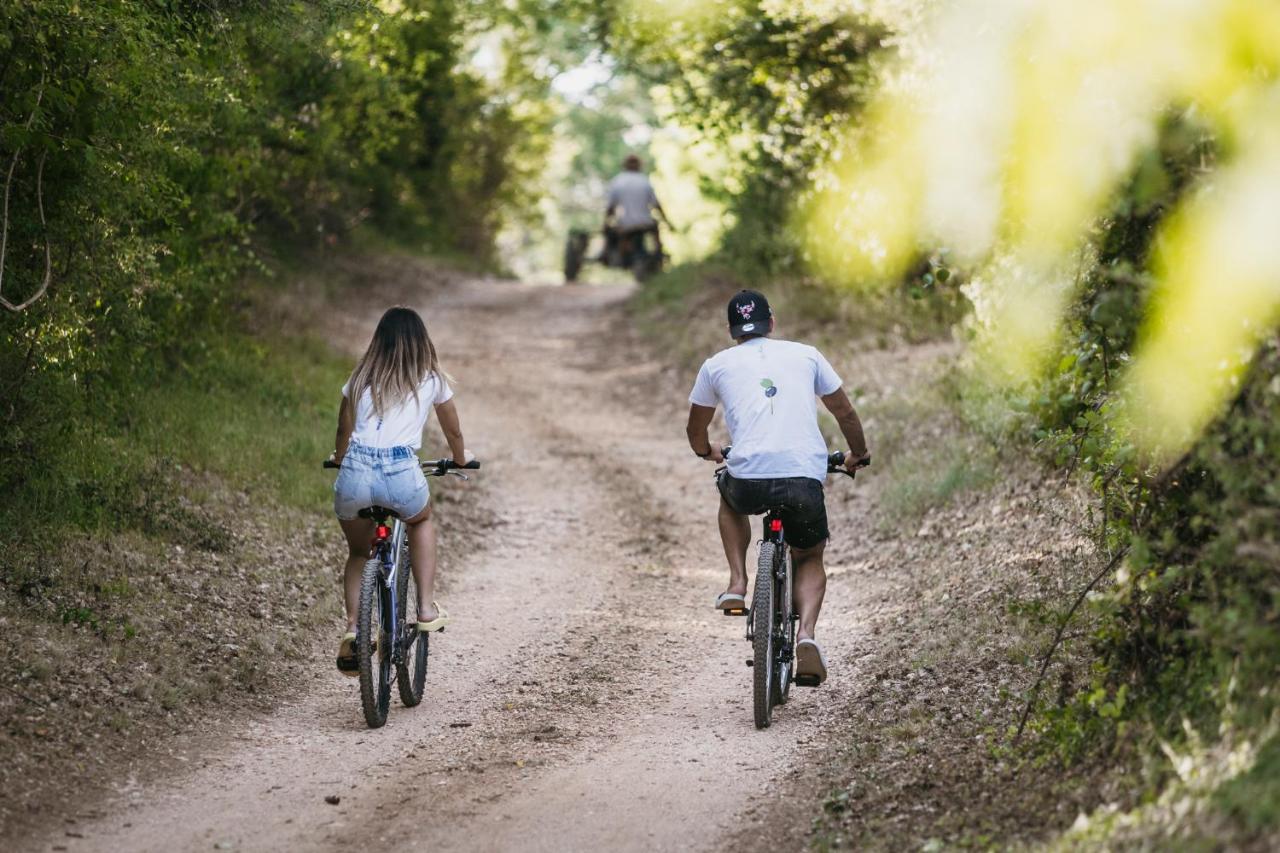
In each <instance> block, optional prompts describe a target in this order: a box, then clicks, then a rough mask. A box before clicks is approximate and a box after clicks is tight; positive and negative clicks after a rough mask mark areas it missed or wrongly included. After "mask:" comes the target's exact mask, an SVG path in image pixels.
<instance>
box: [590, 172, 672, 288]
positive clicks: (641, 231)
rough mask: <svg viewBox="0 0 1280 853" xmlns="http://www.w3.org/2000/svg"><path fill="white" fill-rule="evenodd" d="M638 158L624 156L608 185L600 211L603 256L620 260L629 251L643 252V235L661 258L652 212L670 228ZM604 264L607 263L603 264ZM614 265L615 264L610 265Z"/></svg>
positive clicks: (660, 243)
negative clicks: (602, 213) (648, 239)
mask: <svg viewBox="0 0 1280 853" xmlns="http://www.w3.org/2000/svg"><path fill="white" fill-rule="evenodd" d="M641 165H642V164H641V162H640V158H639V157H638V156H636V155H635V154H628V155H627V156H626V159H624V160H623V161H622V171H621V172H619V173H618V174H617V175H616V176H614V178H613V180H611V181H610V182H609V193H608V198H607V201H606V204H605V210H604V223H605V224H604V241H605V246H604V253H605V256H606V258H607V257H609V256H615V257H621V256H625V255H629V254H630V253H631V252H632V251H633V250H635V249H639V250H641V251H645V244H644V240H645V235H647V234H652V235H653V243H654V246H655V247H656V249H655V256H656V257H657V258H658V259H659V262H660V261H661V258H662V238H661V236H660V235H659V234H658V221H657V219H655V218H654V213H655V212H656V213H657V214H658V216H660V217H661V218H662V221H663V222H665V223H666V224H667V227H668V228H670V227H671V221H670V220H669V219H667V213H666V211H664V210H663V209H662V204H661V203H659V201H658V196H657V194H656V193H655V192H654V191H653V184H651V183H649V176H648V175H646V174H645V173H644V172H642V171H641V170H640V169H641ZM606 262H607V261H606ZM610 266H618V264H616V263H614V264H610Z"/></svg>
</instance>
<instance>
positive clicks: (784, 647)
mask: <svg viewBox="0 0 1280 853" xmlns="http://www.w3.org/2000/svg"><path fill="white" fill-rule="evenodd" d="M781 549H782V555H781V559H779V560H778V566H779V568H781V569H782V572H781V575H782V576H781V577H777V575H778V573H777V572H775V573H774V576H775V577H776V578H777V583H776V585H775V586H774V589H776V590H778V602H777V611H778V649H777V655H778V665H777V674H778V683H777V684H776V685H775V686H774V689H775V690H776V691H777V696H778V704H779V705H785V704H787V700H788V699H789V698H791V681H792V678H791V672H792V669H793V668H794V666H795V654H796V652H795V645H796V618H795V611H794V608H793V602H792V598H791V595H792V583H793V578H794V577H795V575H794V574H793V572H794V570H795V567H794V566H793V565H792V563H791V549H790V548H788V547H787V546H786V544H785V543H784V544H783V545H782V546H781Z"/></svg>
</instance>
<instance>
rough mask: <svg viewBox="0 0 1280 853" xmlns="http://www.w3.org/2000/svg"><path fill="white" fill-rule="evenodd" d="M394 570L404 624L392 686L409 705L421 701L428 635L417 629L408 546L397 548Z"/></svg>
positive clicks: (414, 589)
mask: <svg viewBox="0 0 1280 853" xmlns="http://www.w3.org/2000/svg"><path fill="white" fill-rule="evenodd" d="M396 572H397V574H396V598H397V599H398V600H399V601H400V610H401V611H403V612H404V624H402V625H401V626H400V628H399V631H400V637H401V640H400V642H401V644H402V647H403V648H404V654H403V656H402V657H401V660H400V664H399V666H398V667H397V668H396V686H397V687H398V688H400V701H401V702H403V703H404V705H405V707H406V708H412V707H413V706H414V705H417V704H418V703H419V702H421V701H422V691H423V688H424V687H425V686H426V681H427V653H428V651H429V649H430V644H431V635H430V634H423V633H422V632H420V631H419V630H418V584H417V581H415V580H414V578H413V567H412V566H411V565H410V564H409V548H408V546H405V548H404V549H403V550H402V551H401V552H400V567H399V568H398V569H396Z"/></svg>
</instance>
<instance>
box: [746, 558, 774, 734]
mask: <svg viewBox="0 0 1280 853" xmlns="http://www.w3.org/2000/svg"><path fill="white" fill-rule="evenodd" d="M777 547H778V546H777V544H776V543H773V542H761V543H760V560H759V562H758V564H757V567H756V588H755V592H754V593H753V594H752V596H751V646H752V651H753V652H754V660H753V661H752V664H751V675H752V682H753V684H752V688H753V689H752V697H753V700H754V701H753V704H754V707H755V718H756V728H757V729H767V728H769V724H770V723H771V722H773V706H774V704H776V701H777V700H776V697H775V695H774V689H773V688H774V684H775V682H776V677H775V675H774V671H773V668H774V664H775V663H776V662H777V655H776V654H775V651H774V649H775V635H776V633H777V625H776V614H777V607H776V606H775V605H774V600H773V598H774V595H773V593H774V583H773V566H774V561H775V559H776V557H777Z"/></svg>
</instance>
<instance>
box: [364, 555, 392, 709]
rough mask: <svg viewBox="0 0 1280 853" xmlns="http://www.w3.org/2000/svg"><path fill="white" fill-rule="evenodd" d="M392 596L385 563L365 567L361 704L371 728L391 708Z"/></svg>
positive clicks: (378, 560)
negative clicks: (384, 576)
mask: <svg viewBox="0 0 1280 853" xmlns="http://www.w3.org/2000/svg"><path fill="white" fill-rule="evenodd" d="M390 614H391V595H390V593H389V590H388V589H387V585H386V584H384V583H383V582H382V561H381V560H380V559H378V558H374V559H372V560H370V561H369V562H367V563H365V566H364V576H363V577H362V578H361V580H360V612H359V614H358V615H357V618H356V657H357V658H359V661H360V704H361V705H362V706H363V707H364V719H365V722H366V723H368V724H369V728H371V729H376V728H380V727H381V726H382V725H383V724H384V723H386V721H387V709H388V707H390V705H391V632H390V630H389V628H390V625H389V623H390V621H391V618H390Z"/></svg>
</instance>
